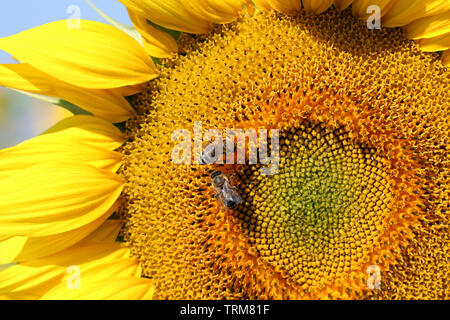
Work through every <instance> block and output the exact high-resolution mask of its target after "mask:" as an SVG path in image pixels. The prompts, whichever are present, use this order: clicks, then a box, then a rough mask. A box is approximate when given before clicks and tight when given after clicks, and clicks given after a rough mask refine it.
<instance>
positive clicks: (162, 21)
mask: <svg viewBox="0 0 450 320" xmlns="http://www.w3.org/2000/svg"><path fill="white" fill-rule="evenodd" d="M119 1H120V2H122V3H123V4H124V5H125V6H126V7H127V8H128V9H131V10H133V11H135V12H137V13H139V14H141V15H143V16H144V17H145V18H147V19H149V20H150V21H152V22H154V23H156V24H158V25H160V26H162V27H164V28H167V29H171V30H177V31H182V32H189V33H196V34H198V33H208V32H209V31H211V23H210V22H208V21H205V20H202V19H198V18H197V17H194V16H193V15H192V14H190V13H189V11H187V10H186V9H185V7H184V6H183V4H182V3H181V1H180V0H165V1H161V0H119Z"/></svg>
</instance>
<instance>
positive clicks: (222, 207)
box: [217, 196, 227, 212]
mask: <svg viewBox="0 0 450 320" xmlns="http://www.w3.org/2000/svg"><path fill="white" fill-rule="evenodd" d="M217 205H218V207H219V210H220V211H222V212H224V211H225V210H226V209H227V206H226V205H225V203H223V200H222V197H220V196H219V197H217Z"/></svg>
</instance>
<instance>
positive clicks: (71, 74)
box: [0, 20, 157, 89]
mask: <svg viewBox="0 0 450 320" xmlns="http://www.w3.org/2000/svg"><path fill="white" fill-rule="evenodd" d="M30 48H33V49H32V50H30ZM0 49H2V50H4V51H7V52H9V53H10V54H12V55H13V56H14V57H15V58H17V59H18V60H19V61H21V62H25V63H29V64H30V65H32V66H33V67H35V68H36V69H39V70H40V71H42V72H45V73H47V74H49V75H51V76H53V77H55V78H57V79H59V80H61V81H64V82H68V83H70V84H73V85H76V86H80V87H83V88H91V89H109V88H117V87H123V86H127V85H134V84H139V83H143V82H146V81H149V80H151V79H154V78H155V77H156V76H157V72H156V69H155V66H154V64H153V62H152V60H151V59H150V57H148V55H147V53H146V52H145V50H144V49H143V48H142V46H141V45H140V44H139V43H138V42H137V41H136V40H134V39H133V38H132V37H130V36H129V35H128V34H126V33H125V32H122V31H120V30H119V29H117V28H115V27H113V26H110V25H107V24H103V23H100V22H95V21H89V20H82V21H81V28H80V29H71V28H69V26H68V24H67V21H65V20H64V21H56V22H51V23H48V24H45V25H42V26H39V27H36V28H33V29H29V30H26V31H24V32H21V33H18V34H16V35H13V36H10V37H6V38H0Z"/></svg>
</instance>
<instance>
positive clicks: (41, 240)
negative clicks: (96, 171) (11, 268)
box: [0, 207, 122, 264]
mask: <svg viewBox="0 0 450 320" xmlns="http://www.w3.org/2000/svg"><path fill="white" fill-rule="evenodd" d="M115 209H116V207H113V208H111V210H108V211H107V212H106V213H105V214H103V215H102V216H100V217H99V218H98V219H96V220H94V221H93V222H91V223H89V224H87V225H85V226H82V227H81V228H78V229H75V230H71V231H68V232H63V233H59V234H55V235H52V236H46V237H34V238H33V237H22V236H16V237H9V238H7V239H4V240H1V241H0V264H6V263H11V262H23V261H29V260H35V259H39V258H42V257H45V256H49V255H52V254H54V253H56V252H58V251H61V250H64V249H66V248H68V247H70V246H72V245H74V244H75V243H77V242H79V241H80V240H82V239H83V238H84V239H83V243H86V242H93V241H92V239H91V238H90V237H94V240H95V239H99V241H103V242H106V240H108V241H110V242H112V241H114V240H115V239H116V236H117V233H118V232H119V229H120V228H121V225H122V222H121V221H119V220H107V221H105V220H106V219H107V218H108V217H109V216H110V215H111V214H112V213H113V211H114V210H115ZM102 224H103V226H102V228H100V229H99V230H98V228H99V226H100V225H102ZM93 231H95V232H93ZM105 232H106V233H107V235H113V234H115V237H112V236H111V237H110V238H108V237H107V236H105V235H104V233H105ZM102 233H103V238H100V237H99V236H98V234H102ZM86 236H87V237H86ZM99 241H97V242H99Z"/></svg>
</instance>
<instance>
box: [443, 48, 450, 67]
mask: <svg viewBox="0 0 450 320" xmlns="http://www.w3.org/2000/svg"><path fill="white" fill-rule="evenodd" d="M442 64H443V65H444V66H450V50H445V51H444V53H443V54H442Z"/></svg>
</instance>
